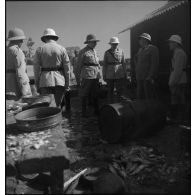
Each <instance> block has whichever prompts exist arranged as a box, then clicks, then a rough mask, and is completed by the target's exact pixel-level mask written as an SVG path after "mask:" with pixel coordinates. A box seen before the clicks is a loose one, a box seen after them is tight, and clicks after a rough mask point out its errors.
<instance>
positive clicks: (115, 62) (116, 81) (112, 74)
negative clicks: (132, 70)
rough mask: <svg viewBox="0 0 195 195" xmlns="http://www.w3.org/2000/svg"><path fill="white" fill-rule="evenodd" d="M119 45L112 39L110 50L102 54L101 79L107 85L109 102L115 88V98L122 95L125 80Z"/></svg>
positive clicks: (124, 68)
mask: <svg viewBox="0 0 195 195" xmlns="http://www.w3.org/2000/svg"><path fill="white" fill-rule="evenodd" d="M119 43H120V42H119V39H118V38H117V37H112V38H111V39H110V42H109V44H110V45H111V48H110V49H109V50H107V51H106V52H105V54H104V63H103V78H104V80H105V81H106V82H107V84H108V88H109V91H108V98H109V101H111V102H112V101H113V94H114V87H115V86H116V91H117V96H118V97H120V96H121V95H122V93H123V89H124V84H125V78H126V65H125V58H124V52H123V50H122V49H120V48H118V44H119Z"/></svg>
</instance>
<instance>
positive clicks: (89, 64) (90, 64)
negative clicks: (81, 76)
mask: <svg viewBox="0 0 195 195" xmlns="http://www.w3.org/2000/svg"><path fill="white" fill-rule="evenodd" d="M84 66H99V64H94V63H88V64H87V63H85V64H84Z"/></svg>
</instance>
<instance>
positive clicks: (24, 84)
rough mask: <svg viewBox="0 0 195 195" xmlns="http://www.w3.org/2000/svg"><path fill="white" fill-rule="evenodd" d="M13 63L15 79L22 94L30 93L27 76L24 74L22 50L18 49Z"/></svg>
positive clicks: (24, 65) (24, 64)
mask: <svg viewBox="0 0 195 195" xmlns="http://www.w3.org/2000/svg"><path fill="white" fill-rule="evenodd" d="M14 64H15V67H16V80H17V82H18V86H19V89H20V91H21V94H22V96H26V95H31V91H30V89H29V87H28V85H29V78H28V76H27V74H26V62H25V57H24V54H23V53H22V51H21V52H20V51H18V53H17V54H16V57H15V59H14Z"/></svg>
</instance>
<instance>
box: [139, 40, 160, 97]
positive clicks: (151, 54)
mask: <svg viewBox="0 0 195 195" xmlns="http://www.w3.org/2000/svg"><path fill="white" fill-rule="evenodd" d="M135 61H136V69H135V71H136V79H137V98H138V99H144V98H155V97H156V90H155V83H151V82H150V80H148V78H151V79H154V80H155V79H156V78H157V74H158V66H159V51H158V48H157V47H156V46H154V45H151V44H150V45H148V46H147V47H146V48H140V49H139V51H138V53H137V55H136V60H135Z"/></svg>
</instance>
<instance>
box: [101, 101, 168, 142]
mask: <svg viewBox="0 0 195 195" xmlns="http://www.w3.org/2000/svg"><path fill="white" fill-rule="evenodd" d="M165 122H166V108H165V106H164V105H163V104H162V103H161V102H160V101H158V100H152V99H151V100H138V101H126V102H121V103H115V104H107V105H104V106H102V108H101V109H100V116H99V129H100V132H101V136H102V138H103V139H104V140H106V141H108V142H109V143H117V142H120V141H121V140H124V139H128V140H130V139H134V138H137V137H139V136H141V135H144V134H148V133H151V132H154V131H157V130H160V129H161V128H162V127H163V126H164V124H165Z"/></svg>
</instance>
